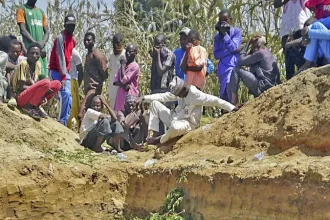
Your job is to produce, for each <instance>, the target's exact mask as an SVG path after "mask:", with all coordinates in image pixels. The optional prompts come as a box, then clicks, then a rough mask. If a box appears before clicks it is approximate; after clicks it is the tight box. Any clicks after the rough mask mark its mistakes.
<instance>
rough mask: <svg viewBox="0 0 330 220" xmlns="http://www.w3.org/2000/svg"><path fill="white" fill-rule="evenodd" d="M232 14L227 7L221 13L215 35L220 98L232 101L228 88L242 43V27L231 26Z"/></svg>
mask: <svg viewBox="0 0 330 220" xmlns="http://www.w3.org/2000/svg"><path fill="white" fill-rule="evenodd" d="M230 21H231V14H230V11H229V10H227V9H222V10H221V11H220V13H219V21H218V23H217V24H216V26H215V29H216V30H217V31H218V32H219V33H218V34H217V35H215V37H214V49H213V55H214V58H215V59H216V60H219V64H218V79H219V84H220V90H219V94H220V98H222V99H224V100H226V101H230V100H231V97H230V96H231V93H230V92H229V91H228V90H227V84H228V83H229V80H230V74H231V71H232V70H233V69H234V67H235V66H236V64H237V60H238V52H237V49H238V48H239V47H240V46H241V44H242V32H241V30H240V29H238V28H235V27H232V26H230Z"/></svg>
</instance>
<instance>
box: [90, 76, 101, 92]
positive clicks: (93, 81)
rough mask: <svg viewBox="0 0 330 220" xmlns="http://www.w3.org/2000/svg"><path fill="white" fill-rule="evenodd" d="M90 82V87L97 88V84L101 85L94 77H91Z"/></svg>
mask: <svg viewBox="0 0 330 220" xmlns="http://www.w3.org/2000/svg"><path fill="white" fill-rule="evenodd" d="M90 81H91V82H90V83H89V85H90V87H91V88H92V89H96V86H98V85H99V83H98V82H96V81H95V80H94V79H92V78H91V79H90Z"/></svg>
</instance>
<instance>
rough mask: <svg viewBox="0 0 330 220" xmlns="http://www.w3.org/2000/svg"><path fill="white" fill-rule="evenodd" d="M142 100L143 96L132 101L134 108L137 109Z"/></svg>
mask: <svg viewBox="0 0 330 220" xmlns="http://www.w3.org/2000/svg"><path fill="white" fill-rule="evenodd" d="M143 102H144V97H143V96H142V97H140V98H138V99H137V100H135V101H134V105H135V108H136V109H138V108H139V106H141V105H142V104H143Z"/></svg>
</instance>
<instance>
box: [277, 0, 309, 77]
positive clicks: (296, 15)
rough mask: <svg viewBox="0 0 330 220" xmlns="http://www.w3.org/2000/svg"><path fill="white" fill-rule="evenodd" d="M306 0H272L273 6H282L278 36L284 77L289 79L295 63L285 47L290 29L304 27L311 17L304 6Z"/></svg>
mask: <svg viewBox="0 0 330 220" xmlns="http://www.w3.org/2000/svg"><path fill="white" fill-rule="evenodd" d="M306 1H307V0H274V7H275V8H279V7H281V6H284V7H283V13H282V23H281V29H280V37H281V38H282V48H283V51H284V55H285V71H286V78H287V79H290V78H291V77H293V75H294V73H295V72H294V71H295V63H294V59H290V56H294V54H290V51H291V50H286V49H285V44H286V42H287V40H288V37H289V34H290V32H291V30H295V31H297V30H300V29H302V28H303V27H304V23H305V21H306V20H307V19H308V18H310V17H311V12H310V11H309V10H308V8H306V7H305V2H306Z"/></svg>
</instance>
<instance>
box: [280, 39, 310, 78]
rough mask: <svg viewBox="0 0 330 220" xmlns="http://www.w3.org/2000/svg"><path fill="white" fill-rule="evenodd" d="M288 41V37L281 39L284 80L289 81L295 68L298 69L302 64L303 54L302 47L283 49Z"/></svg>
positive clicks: (303, 61) (303, 60)
mask: <svg viewBox="0 0 330 220" xmlns="http://www.w3.org/2000/svg"><path fill="white" fill-rule="evenodd" d="M287 41H288V35H285V36H283V37H282V48H283V51H284V57H285V73H286V79H287V80H289V79H291V78H292V77H293V76H294V74H295V67H297V69H299V68H300V67H301V66H302V65H303V64H304V63H305V59H304V53H305V51H304V50H303V48H302V47H292V48H287V49H285V44H286V42H287Z"/></svg>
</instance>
